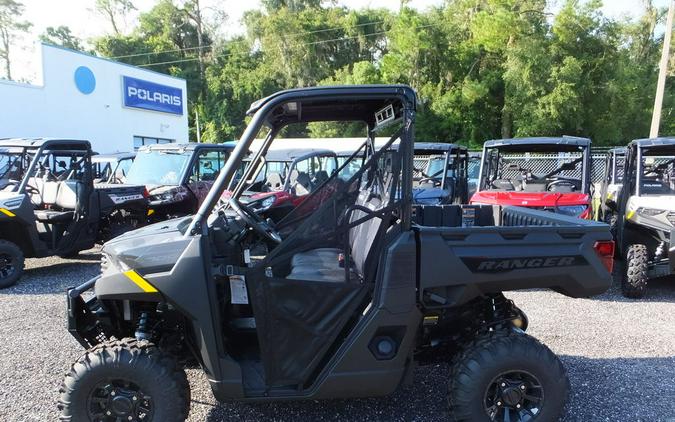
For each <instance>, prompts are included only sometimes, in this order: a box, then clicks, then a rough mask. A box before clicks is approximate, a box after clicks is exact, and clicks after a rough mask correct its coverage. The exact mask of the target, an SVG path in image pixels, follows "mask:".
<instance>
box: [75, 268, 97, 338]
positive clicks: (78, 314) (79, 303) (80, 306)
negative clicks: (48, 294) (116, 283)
mask: <svg viewBox="0 0 675 422" xmlns="http://www.w3.org/2000/svg"><path fill="white" fill-rule="evenodd" d="M100 277H101V276H96V277H94V278H92V279H91V280H89V281H87V282H86V283H84V284H82V285H80V286H78V287H75V288H71V289H68V293H67V304H68V332H70V334H71V335H72V336H73V337H75V340H77V342H78V343H80V344H81V345H82V347H84V348H85V349H89V348H90V347H93V346H94V345H96V344H97V343H98V341H96V339H97V337H99V334H100V332H101V330H100V329H99V321H98V318H97V317H96V314H95V310H96V308H98V307H99V305H98V300H97V299H96V297H95V296H94V297H92V298H91V299H89V300H87V301H85V299H84V298H83V297H82V294H83V293H84V292H86V291H88V290H91V289H93V288H94V285H95V284H96V281H97V280H98V279H99V278H100Z"/></svg>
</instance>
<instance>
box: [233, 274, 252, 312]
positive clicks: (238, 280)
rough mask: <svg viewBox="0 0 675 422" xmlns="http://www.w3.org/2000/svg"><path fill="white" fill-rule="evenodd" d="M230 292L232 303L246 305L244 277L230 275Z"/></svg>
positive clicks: (246, 293)
mask: <svg viewBox="0 0 675 422" xmlns="http://www.w3.org/2000/svg"><path fill="white" fill-rule="evenodd" d="M230 294H231V297H232V304H233V305H248V292H247V291H246V278H245V277H244V276H243V275H231V276H230Z"/></svg>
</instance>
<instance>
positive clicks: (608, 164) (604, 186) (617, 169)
mask: <svg viewBox="0 0 675 422" xmlns="http://www.w3.org/2000/svg"><path fill="white" fill-rule="evenodd" d="M625 161H626V147H618V148H612V149H610V150H609V151H607V153H606V155H605V173H604V175H603V178H602V182H601V184H600V204H599V205H598V211H597V213H596V219H597V220H598V221H604V222H605V223H607V224H609V226H610V229H611V230H612V234H615V233H614V232H615V230H616V218H617V217H616V211H617V210H616V202H617V199H618V198H619V191H620V190H621V185H622V180H623V166H624V162H625Z"/></svg>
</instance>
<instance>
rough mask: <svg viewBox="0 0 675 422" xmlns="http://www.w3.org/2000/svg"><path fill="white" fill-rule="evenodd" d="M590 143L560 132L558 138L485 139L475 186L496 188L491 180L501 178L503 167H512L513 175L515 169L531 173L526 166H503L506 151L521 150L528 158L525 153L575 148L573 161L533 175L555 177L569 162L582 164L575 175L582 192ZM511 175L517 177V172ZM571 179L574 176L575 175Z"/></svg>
mask: <svg viewBox="0 0 675 422" xmlns="http://www.w3.org/2000/svg"><path fill="white" fill-rule="evenodd" d="M590 146H591V141H590V139H587V138H578V137H573V136H563V137H559V138H555V137H532V138H513V139H498V140H492V141H487V142H485V144H484V146H483V152H482V160H481V167H480V173H479V181H478V190H479V191H481V190H491V189H498V190H499V189H500V187H499V186H495V185H494V182H495V181H496V180H498V179H501V178H504V173H505V170H506V171H511V172H512V173H514V175H515V173H521V172H528V173H532V171H531V170H532V169H525V168H522V167H520V166H517V165H516V166H513V167H514V168H510V167H506V168H503V166H504V163H503V159H502V157H503V156H504V155H506V154H524V155H525V156H526V158H527V159H529V157H527V156H528V155H529V154H531V153H541V154H558V155H560V154H561V153H575V152H578V153H580V157H578V158H576V159H574V160H572V161H567V162H564V163H562V164H561V165H559V166H557V167H555V168H554V169H553V170H552V171H548V172H547V173H544V174H543V175H541V176H535V177H534V178H535V180H538V181H541V180H547V179H549V178H551V177H558V176H559V175H560V174H561V173H563V172H565V171H569V170H573V169H572V168H571V166H572V165H574V166H576V165H577V164H581V171H580V172H579V178H578V179H577V180H578V181H579V185H580V186H579V191H580V192H582V193H589V191H590V181H591V162H590ZM535 159H536V158H535ZM557 160H558V161H560V160H561V158H557ZM516 167H517V168H516ZM531 176H534V174H531ZM514 178H517V175H516V176H515V177H514ZM574 179H576V177H575V178H574ZM507 190H508V189H507ZM511 190H517V189H511Z"/></svg>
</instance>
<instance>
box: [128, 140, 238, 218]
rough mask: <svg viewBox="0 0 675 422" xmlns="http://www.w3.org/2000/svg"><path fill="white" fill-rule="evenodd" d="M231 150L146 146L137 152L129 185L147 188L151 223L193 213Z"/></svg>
mask: <svg viewBox="0 0 675 422" xmlns="http://www.w3.org/2000/svg"><path fill="white" fill-rule="evenodd" d="M232 148H233V145H232V144H198V143H185V144H153V145H146V146H143V147H141V148H139V149H138V151H137V153H136V159H135V160H134V163H133V164H132V165H131V168H130V169H129V173H128V174H127V177H126V182H127V183H132V184H136V185H144V186H145V187H146V188H147V190H148V193H149V195H150V196H149V200H150V214H149V220H150V222H156V221H163V220H166V219H169V218H174V217H181V216H185V215H190V214H194V213H195V212H196V211H197V209H198V208H199V206H200V205H201V203H202V201H203V200H204V198H206V194H207V193H208V191H209V189H210V188H211V185H212V184H213V182H214V181H215V180H216V178H217V177H218V173H219V172H220V169H221V168H222V167H223V165H224V164H225V161H227V158H228V157H229V154H230V151H232Z"/></svg>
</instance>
